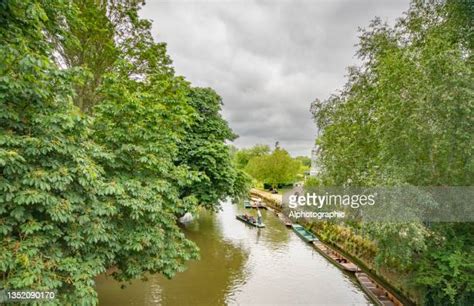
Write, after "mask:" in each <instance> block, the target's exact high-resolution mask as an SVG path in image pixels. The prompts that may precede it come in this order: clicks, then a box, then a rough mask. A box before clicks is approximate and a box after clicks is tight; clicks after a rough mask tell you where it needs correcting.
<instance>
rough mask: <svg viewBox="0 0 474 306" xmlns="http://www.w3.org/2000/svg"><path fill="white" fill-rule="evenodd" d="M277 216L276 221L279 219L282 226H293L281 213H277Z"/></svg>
mask: <svg viewBox="0 0 474 306" xmlns="http://www.w3.org/2000/svg"><path fill="white" fill-rule="evenodd" d="M277 216H278V219H280V220H281V222H283V224H285V226H286V227H291V225H292V224H293V222H291V220H290V218H288V217H287V216H285V215H284V214H283V213H281V212H279V213H277Z"/></svg>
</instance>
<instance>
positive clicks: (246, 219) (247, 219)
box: [235, 215, 265, 228]
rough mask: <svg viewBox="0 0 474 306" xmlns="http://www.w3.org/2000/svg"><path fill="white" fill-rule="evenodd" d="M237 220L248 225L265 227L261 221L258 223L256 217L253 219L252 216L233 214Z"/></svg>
mask: <svg viewBox="0 0 474 306" xmlns="http://www.w3.org/2000/svg"><path fill="white" fill-rule="evenodd" d="M235 218H237V219H238V220H240V221H242V222H245V223H247V224H248V225H251V226H255V227H258V228H263V227H265V224H263V223H258V222H257V219H255V218H254V217H253V216H248V215H237V216H235Z"/></svg>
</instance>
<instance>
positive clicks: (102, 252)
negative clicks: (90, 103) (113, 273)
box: [0, 1, 115, 304]
mask: <svg viewBox="0 0 474 306" xmlns="http://www.w3.org/2000/svg"><path fill="white" fill-rule="evenodd" d="M50 4H51V5H53V6H54V7H55V9H56V11H55V13H56V14H57V13H60V12H61V11H62V12H64V14H65V15H67V14H68V13H69V10H68V9H69V8H68V6H67V4H66V3H63V2H62V1H56V2H54V1H53V2H50ZM0 7H1V9H0V40H1V41H2V44H1V46H0V57H1V58H2V61H1V62H0V127H1V129H0V190H1V192H0V235H1V245H0V287H2V288H13V289H24V288H31V289H37V290H52V289H57V290H60V291H61V292H62V294H61V296H60V297H59V298H60V301H58V303H75V302H78V301H81V302H82V303H85V304H91V303H94V302H95V300H96V294H95V291H94V287H93V286H94V278H95V276H96V275H98V274H100V273H103V272H104V271H105V269H106V268H107V267H109V265H110V263H111V258H113V256H114V254H113V253H112V252H110V249H111V248H113V245H114V244H115V241H114V240H115V239H114V233H113V226H112V224H110V223H109V222H108V221H109V220H110V219H109V216H110V215H113V214H114V213H115V209H114V207H111V206H110V204H109V202H108V201H106V200H105V198H107V197H108V195H107V193H110V194H113V192H107V190H108V189H109V188H111V187H112V186H111V184H110V183H108V182H106V181H105V180H104V178H103V174H104V171H103V168H102V167H101V166H100V165H99V164H98V163H97V162H96V158H97V157H98V156H99V155H101V154H102V152H101V150H100V148H99V147H98V146H97V145H96V144H94V143H93V142H91V141H90V138H89V136H90V132H91V131H90V129H89V128H88V126H89V121H88V119H87V118H85V117H84V116H82V115H81V113H80V112H79V110H78V109H77V108H76V107H75V106H74V105H73V104H72V97H73V90H72V88H73V86H74V84H75V82H77V80H78V78H80V74H78V71H77V70H73V69H72V70H67V69H59V68H58V67H57V66H56V65H55V64H54V63H53V62H52V61H51V54H52V49H51V47H50V45H49V44H48V39H47V38H48V36H53V35H59V34H60V33H61V30H60V28H59V27H56V26H55V24H54V22H52V21H51V19H49V18H48V13H50V11H49V10H47V9H45V8H43V7H42V5H41V3H38V2H36V1H8V2H5V1H3V2H1V4H0Z"/></svg>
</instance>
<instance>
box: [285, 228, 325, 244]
mask: <svg viewBox="0 0 474 306" xmlns="http://www.w3.org/2000/svg"><path fill="white" fill-rule="evenodd" d="M291 227H292V228H293V230H294V231H295V233H296V234H297V235H298V236H300V237H301V239H303V240H304V241H306V242H313V241H315V240H318V238H316V236H314V235H313V234H312V233H310V232H308V231H307V230H305V228H304V227H302V226H301V225H299V224H292V225H291Z"/></svg>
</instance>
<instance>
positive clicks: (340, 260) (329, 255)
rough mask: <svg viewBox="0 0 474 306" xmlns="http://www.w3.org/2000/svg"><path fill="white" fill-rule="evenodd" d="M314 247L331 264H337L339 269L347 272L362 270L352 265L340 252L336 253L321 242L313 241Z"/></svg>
mask: <svg viewBox="0 0 474 306" xmlns="http://www.w3.org/2000/svg"><path fill="white" fill-rule="evenodd" d="M313 245H314V247H315V248H316V251H318V252H319V253H320V254H321V255H323V256H324V257H326V259H328V260H329V261H330V262H332V263H333V264H335V265H336V266H337V267H339V268H340V269H342V270H346V271H349V272H358V271H360V268H359V267H358V266H357V265H355V264H354V263H352V262H351V261H350V260H349V259H347V258H346V257H344V256H342V255H341V254H340V253H339V252H337V251H335V250H334V249H332V248H331V247H329V246H327V245H325V244H324V243H322V242H321V241H319V240H317V241H313Z"/></svg>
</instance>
